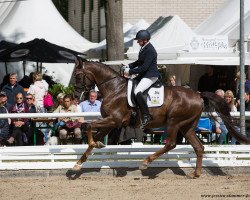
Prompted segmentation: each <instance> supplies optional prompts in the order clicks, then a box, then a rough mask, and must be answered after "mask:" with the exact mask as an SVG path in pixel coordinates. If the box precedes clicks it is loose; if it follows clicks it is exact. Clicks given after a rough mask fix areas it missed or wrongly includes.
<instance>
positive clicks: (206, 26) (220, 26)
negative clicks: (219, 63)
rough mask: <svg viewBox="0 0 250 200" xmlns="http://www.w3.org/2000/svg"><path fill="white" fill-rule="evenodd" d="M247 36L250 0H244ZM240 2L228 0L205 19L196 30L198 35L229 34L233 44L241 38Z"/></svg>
mask: <svg viewBox="0 0 250 200" xmlns="http://www.w3.org/2000/svg"><path fill="white" fill-rule="evenodd" d="M244 20H245V37H248V36H249V35H250V1H249V0H245V1H244ZM239 25H240V3H239V1H235V0H228V1H226V2H225V3H224V4H223V5H222V6H221V8H220V9H219V10H217V11H216V12H215V13H213V14H212V15H211V16H210V17H208V18H207V19H206V20H205V21H203V22H202V23H201V24H200V25H199V26H198V27H197V28H196V29H195V30H194V31H195V32H196V33H197V34H198V35H227V36H228V39H229V40H230V43H231V46H233V45H234V44H235V41H237V40H239V37H240V34H239Z"/></svg>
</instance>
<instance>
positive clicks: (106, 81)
mask: <svg viewBox="0 0 250 200" xmlns="http://www.w3.org/2000/svg"><path fill="white" fill-rule="evenodd" d="M117 77H118V76H114V77H113V78H111V79H108V80H104V81H103V82H101V83H100V84H96V86H97V87H98V86H99V87H100V86H101V85H103V84H106V83H108V82H109V81H111V80H113V79H115V78H117Z"/></svg>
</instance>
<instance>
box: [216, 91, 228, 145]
mask: <svg viewBox="0 0 250 200" xmlns="http://www.w3.org/2000/svg"><path fill="white" fill-rule="evenodd" d="M215 94H216V95H218V96H220V97H221V98H222V99H224V95H225V92H224V91H223V90H222V89H218V90H216V91H215ZM215 119H216V120H215V133H216V134H219V139H218V143H219V144H223V143H224V142H225V141H226V139H227V133H228V130H227V128H226V126H225V124H224V122H223V121H222V119H221V118H220V117H215Z"/></svg>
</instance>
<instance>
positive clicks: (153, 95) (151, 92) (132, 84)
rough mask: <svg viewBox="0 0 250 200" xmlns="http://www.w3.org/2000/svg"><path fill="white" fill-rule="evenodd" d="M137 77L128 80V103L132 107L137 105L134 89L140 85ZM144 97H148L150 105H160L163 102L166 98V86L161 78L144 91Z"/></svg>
mask: <svg viewBox="0 0 250 200" xmlns="http://www.w3.org/2000/svg"><path fill="white" fill-rule="evenodd" d="M138 83H139V81H138V80H137V79H129V80H128V91H127V93H128V104H129V105H130V106H131V107H136V100H135V94H134V89H135V88H136V86H137V85H138ZM143 95H144V98H145V99H147V105H148V107H159V106H161V105H162V104H163V100H164V86H163V84H162V83H161V81H160V80H157V81H156V82H155V83H154V84H153V85H151V86H150V87H149V88H148V89H147V90H145V91H144V92H143Z"/></svg>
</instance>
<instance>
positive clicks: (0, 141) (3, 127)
mask: <svg viewBox="0 0 250 200" xmlns="http://www.w3.org/2000/svg"><path fill="white" fill-rule="evenodd" d="M4 97H5V94H4V95H3V94H2V92H1V93H0V114H5V113H8V110H7V108H5V106H4V103H3V100H2V99H3V98H4ZM8 137H9V122H8V119H0V146H3V145H5V144H6V140H7V139H8Z"/></svg>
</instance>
